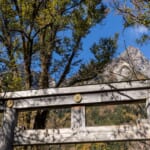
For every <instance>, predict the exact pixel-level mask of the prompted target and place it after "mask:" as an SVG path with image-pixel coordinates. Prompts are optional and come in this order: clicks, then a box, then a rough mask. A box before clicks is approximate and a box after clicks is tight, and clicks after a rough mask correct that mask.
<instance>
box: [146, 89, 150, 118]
mask: <svg viewBox="0 0 150 150" xmlns="http://www.w3.org/2000/svg"><path fill="white" fill-rule="evenodd" d="M146 112H147V118H148V119H149V120H150V91H149V90H148V92H147V99H146Z"/></svg>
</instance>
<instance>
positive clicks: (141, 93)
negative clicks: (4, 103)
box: [13, 90, 147, 109]
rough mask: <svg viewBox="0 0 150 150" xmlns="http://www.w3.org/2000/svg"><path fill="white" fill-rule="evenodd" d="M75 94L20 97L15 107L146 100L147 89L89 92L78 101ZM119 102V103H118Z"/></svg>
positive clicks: (15, 102)
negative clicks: (74, 97) (74, 98)
mask: <svg viewBox="0 0 150 150" xmlns="http://www.w3.org/2000/svg"><path fill="white" fill-rule="evenodd" d="M73 96H74V95H66V96H50V97H41V98H39V97H36V98H32V99H31V98H29V99H25V98H23V99H18V100H15V101H14V106H13V108H15V109H29V108H38V107H41V108H42V107H58V106H72V105H89V104H94V103H95V104H98V103H99V104H102V103H103V104H104V103H112V104H117V103H120V102H129V101H135V102H136V101H139V100H146V98H147V90H134V91H118V92H103V93H101V92H100V93H89V94H81V96H82V101H81V102H80V103H76V102H75V101H74V100H73ZM116 102H117V103H116Z"/></svg>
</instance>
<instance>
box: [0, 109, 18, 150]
mask: <svg viewBox="0 0 150 150" xmlns="http://www.w3.org/2000/svg"><path fill="white" fill-rule="evenodd" d="M16 115H17V113H16V110H15V109H13V108H8V107H7V108H6V110H5V112H4V120H3V125H2V133H3V141H1V142H0V150H13V140H14V129H15V126H16V122H17V116H16Z"/></svg>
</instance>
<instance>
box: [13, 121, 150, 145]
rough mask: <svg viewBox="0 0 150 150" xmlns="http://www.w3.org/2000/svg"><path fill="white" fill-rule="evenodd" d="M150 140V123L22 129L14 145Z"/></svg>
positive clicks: (16, 136) (17, 131)
mask: <svg viewBox="0 0 150 150" xmlns="http://www.w3.org/2000/svg"><path fill="white" fill-rule="evenodd" d="M130 140H150V123H149V122H148V123H141V122H140V123H137V124H136V125H120V126H100V127H86V128H78V129H74V130H73V129H47V130H46V129H45V130H22V129H20V130H19V129H17V130H16V132H15V140H14V145H33V144H65V143H85V142H102V141H130Z"/></svg>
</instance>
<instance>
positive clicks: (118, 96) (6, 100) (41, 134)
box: [0, 80, 150, 150]
mask: <svg viewBox="0 0 150 150" xmlns="http://www.w3.org/2000/svg"><path fill="white" fill-rule="evenodd" d="M149 93H150V80H145V81H130V82H120V83H109V84H99V85H87V86H77V87H65V88H50V89H40V90H30V91H18V92H8V93H1V94H0V96H1V101H2V104H6V105H1V107H0V108H1V110H4V120H3V126H2V129H1V131H0V140H1V141H0V149H3V150H8V149H9V150H12V149H13V145H33V144H58V143H59V144H60V143H83V142H99V141H126V140H149V139H150V124H149V123H150V121H149V120H150V107H149V106H150V98H149V96H150V95H149ZM141 101H142V102H145V103H146V110H147V118H148V119H146V120H139V121H137V123H136V124H134V125H119V126H99V127H86V125H85V106H87V105H97V104H99V105H101V104H102V105H107V104H122V103H130V102H134V103H137V102H141ZM66 106H67V107H71V127H70V128H62V129H43V130H23V129H21V128H17V127H15V126H16V121H17V111H18V110H22V109H24V110H25V109H27V110H28V109H35V108H49V107H53V108H56V107H66Z"/></svg>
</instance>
